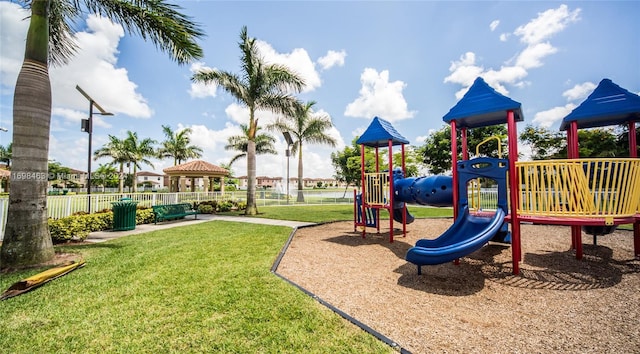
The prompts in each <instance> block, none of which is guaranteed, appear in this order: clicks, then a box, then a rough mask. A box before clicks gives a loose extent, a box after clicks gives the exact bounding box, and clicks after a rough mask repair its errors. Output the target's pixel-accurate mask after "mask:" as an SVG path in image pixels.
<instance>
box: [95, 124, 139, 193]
mask: <svg viewBox="0 0 640 354" xmlns="http://www.w3.org/2000/svg"><path fill="white" fill-rule="evenodd" d="M101 157H110V158H111V159H112V161H111V165H118V167H119V168H118V172H119V178H118V179H119V182H118V193H122V192H123V191H124V164H126V163H129V162H130V161H131V156H130V152H129V149H128V148H127V143H126V141H125V140H124V139H118V138H116V137H115V136H113V135H109V142H108V143H106V144H104V145H103V146H102V147H101V148H100V149H98V150H96V151H94V152H93V158H94V159H99V158H101Z"/></svg>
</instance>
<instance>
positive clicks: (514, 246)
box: [507, 111, 522, 275]
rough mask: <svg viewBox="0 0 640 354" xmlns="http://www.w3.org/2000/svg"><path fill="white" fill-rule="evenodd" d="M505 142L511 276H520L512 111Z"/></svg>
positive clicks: (516, 153)
mask: <svg viewBox="0 0 640 354" xmlns="http://www.w3.org/2000/svg"><path fill="white" fill-rule="evenodd" d="M507 142H508V145H509V185H510V188H511V193H509V198H510V199H509V202H510V213H511V262H512V264H513V274H515V275H518V274H520V263H519V262H520V261H521V260H522V250H521V243H520V218H519V217H518V202H519V201H518V198H519V195H520V183H519V181H518V170H516V161H518V130H517V128H516V120H515V116H514V114H513V111H508V112H507Z"/></svg>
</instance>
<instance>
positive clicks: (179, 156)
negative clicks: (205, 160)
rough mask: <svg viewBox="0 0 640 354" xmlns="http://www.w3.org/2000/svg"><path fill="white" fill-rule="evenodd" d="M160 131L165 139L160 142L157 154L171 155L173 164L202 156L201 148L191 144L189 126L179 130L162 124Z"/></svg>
mask: <svg viewBox="0 0 640 354" xmlns="http://www.w3.org/2000/svg"><path fill="white" fill-rule="evenodd" d="M162 132H163V133H164V135H165V137H166V139H165V140H164V141H163V142H162V143H161V145H162V146H161V147H160V149H158V156H159V157H160V158H161V159H163V158H168V157H173V165H174V166H175V165H178V164H181V163H182V161H185V160H188V159H197V158H200V157H201V156H202V149H201V148H200V147H199V146H196V145H189V144H191V139H190V138H189V135H190V134H191V132H192V130H191V128H184V129H182V130H181V131H179V132H175V131H173V130H171V128H170V127H169V126H167V125H163V126H162Z"/></svg>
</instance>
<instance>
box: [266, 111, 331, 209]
mask: <svg viewBox="0 0 640 354" xmlns="http://www.w3.org/2000/svg"><path fill="white" fill-rule="evenodd" d="M315 104H316V102H315V101H309V102H307V103H304V104H302V103H300V104H299V105H298V106H297V107H296V109H295V110H293V114H291V115H287V116H285V118H284V119H278V120H277V121H276V122H275V123H274V124H272V125H271V126H269V128H270V129H275V130H278V131H280V132H289V133H290V134H291V135H292V138H293V145H292V146H291V152H292V153H293V154H295V153H296V152H297V153H298V202H304V193H303V192H302V188H303V186H304V184H303V168H302V143H303V142H308V143H311V144H327V145H330V146H332V147H335V146H336V139H334V138H333V137H331V136H330V135H328V134H327V132H326V131H327V129H329V128H331V127H332V126H333V124H332V123H331V118H330V117H329V116H327V115H320V116H318V115H314V114H313V106H314V105H315Z"/></svg>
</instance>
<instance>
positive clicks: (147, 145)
mask: <svg viewBox="0 0 640 354" xmlns="http://www.w3.org/2000/svg"><path fill="white" fill-rule="evenodd" d="M124 143H125V147H126V149H127V152H128V155H129V163H131V164H132V165H133V193H135V192H137V191H138V186H137V185H138V168H139V167H141V165H140V163H141V162H142V163H145V164H147V165H149V166H151V168H154V167H153V164H152V163H151V161H149V159H147V157H153V156H157V153H156V151H155V149H154V147H153V144H155V143H156V141H155V140H153V139H150V138H145V139H142V140H139V139H138V133H135V132H131V131H127V138H126V139H125V140H124Z"/></svg>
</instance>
